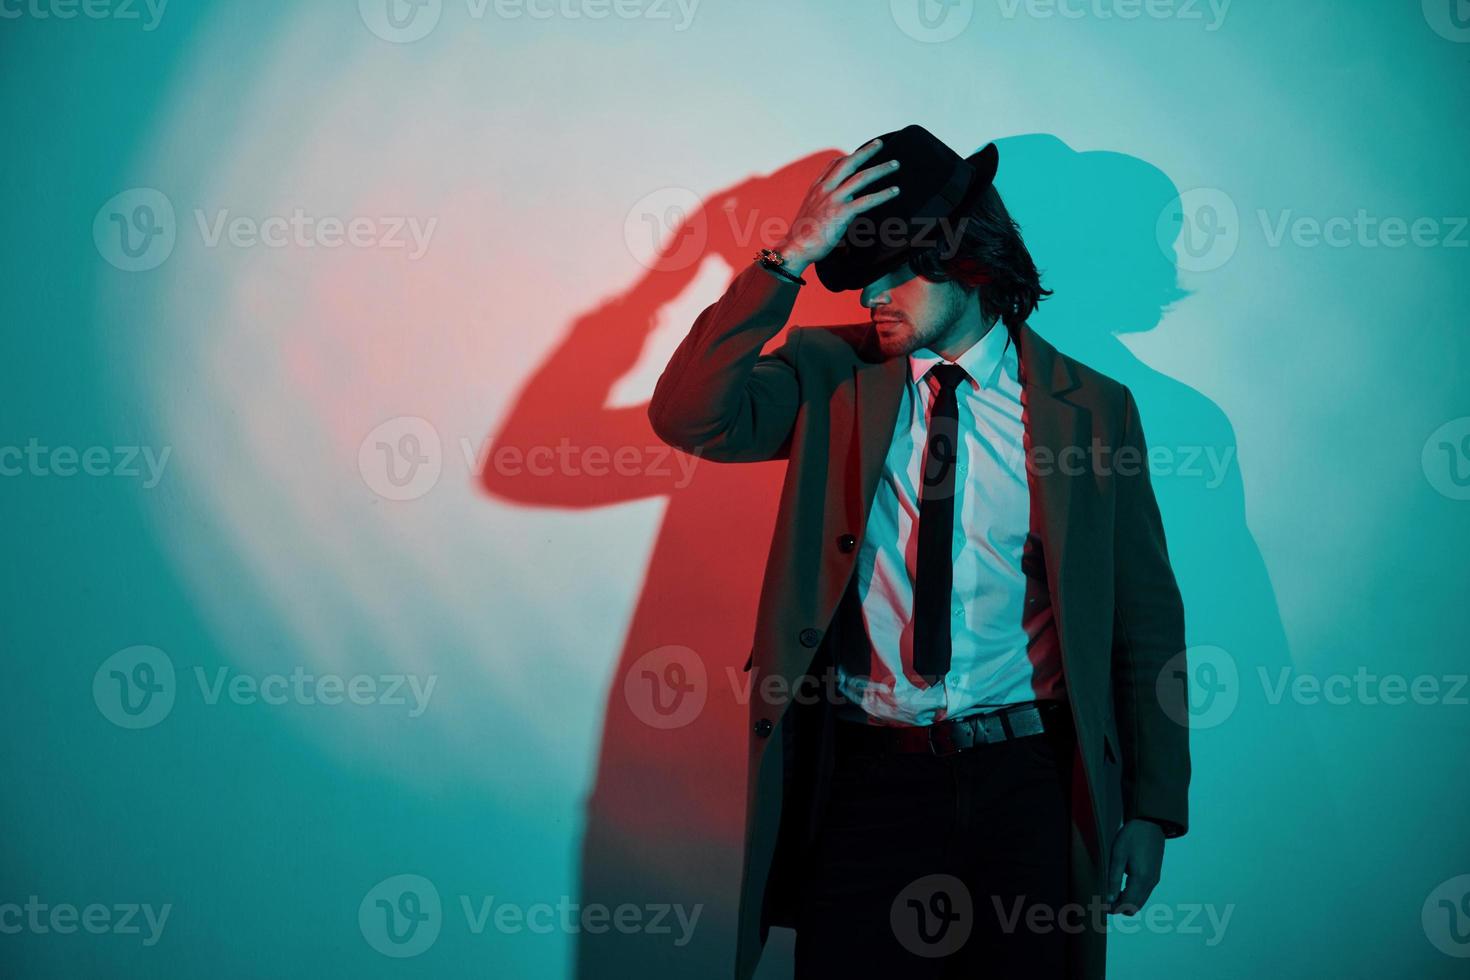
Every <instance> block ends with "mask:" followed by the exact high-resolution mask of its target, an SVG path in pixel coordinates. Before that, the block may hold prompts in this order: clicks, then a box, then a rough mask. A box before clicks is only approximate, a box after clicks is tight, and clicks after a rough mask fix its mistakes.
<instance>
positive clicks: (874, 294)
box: [859, 283, 893, 310]
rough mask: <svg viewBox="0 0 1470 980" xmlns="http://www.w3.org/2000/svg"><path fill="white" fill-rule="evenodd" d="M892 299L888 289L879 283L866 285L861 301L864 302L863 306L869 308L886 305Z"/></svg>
mask: <svg viewBox="0 0 1470 980" xmlns="http://www.w3.org/2000/svg"><path fill="white" fill-rule="evenodd" d="M892 301H893V300H892V299H891V298H890V297H889V295H888V290H887V289H886V288H879V286H878V284H877V283H874V284H873V285H871V286H864V287H863V293H862V296H861V297H860V298H859V302H860V303H862V305H863V307H864V308H865V309H869V310H871V309H872V308H873V307H875V306H886V305H887V304H889V303H891V302H892Z"/></svg>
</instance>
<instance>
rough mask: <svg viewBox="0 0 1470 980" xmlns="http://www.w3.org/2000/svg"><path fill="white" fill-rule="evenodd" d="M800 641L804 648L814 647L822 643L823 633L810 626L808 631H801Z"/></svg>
mask: <svg viewBox="0 0 1470 980" xmlns="http://www.w3.org/2000/svg"><path fill="white" fill-rule="evenodd" d="M799 639H800V640H801V645H802V646H804V647H814V646H816V645H817V644H818V643H819V642H821V639H822V631H821V630H818V629H812V628H811V627H810V626H808V627H807V628H806V629H804V630H802V631H801V636H800V637H799Z"/></svg>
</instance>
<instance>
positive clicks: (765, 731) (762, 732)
mask: <svg viewBox="0 0 1470 980" xmlns="http://www.w3.org/2000/svg"><path fill="white" fill-rule="evenodd" d="M755 733H756V734H757V735H759V736H760V737H761V738H765V737H766V736H767V735H769V734H771V719H769V718H762V719H761V720H760V721H758V722H756V723H755Z"/></svg>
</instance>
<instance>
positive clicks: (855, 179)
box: [832, 160, 898, 198]
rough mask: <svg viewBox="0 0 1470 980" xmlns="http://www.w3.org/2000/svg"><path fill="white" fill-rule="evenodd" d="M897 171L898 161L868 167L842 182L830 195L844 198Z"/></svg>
mask: <svg viewBox="0 0 1470 980" xmlns="http://www.w3.org/2000/svg"><path fill="white" fill-rule="evenodd" d="M897 169H898V161H897V160H889V161H887V162H886V163H880V164H878V165H877V166H874V167H868V168H867V169H866V170H859V171H858V172H857V173H855V174H853V175H852V176H851V177H849V178H847V179H846V180H844V181H843V182H842V184H841V185H840V186H838V188H837V189H836V190H835V191H833V192H832V193H833V194H835V195H836V196H837V197H839V198H845V197H847V196H849V195H851V194H855V193H857V192H858V191H860V190H862V189H863V188H864V187H867V186H868V185H869V184H871V183H872V182H873V181H875V180H882V179H883V178H884V177H887V176H888V175H889V174H891V173H893V172H894V171H895V170H897Z"/></svg>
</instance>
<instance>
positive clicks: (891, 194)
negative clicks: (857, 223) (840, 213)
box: [847, 185, 898, 214]
mask: <svg viewBox="0 0 1470 980" xmlns="http://www.w3.org/2000/svg"><path fill="white" fill-rule="evenodd" d="M897 196H898V186H897V185H894V186H893V187H885V188H883V189H882V190H881V191H874V192H873V193H872V194H864V195H863V196H862V197H860V198H858V199H857V200H855V201H853V202H852V203H851V204H849V205H848V206H847V208H848V213H849V214H862V213H863V212H864V211H866V210H868V209H869V208H874V207H877V206H878V205H880V204H882V203H883V202H884V201H891V200H893V199H894V198H895V197H897Z"/></svg>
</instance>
